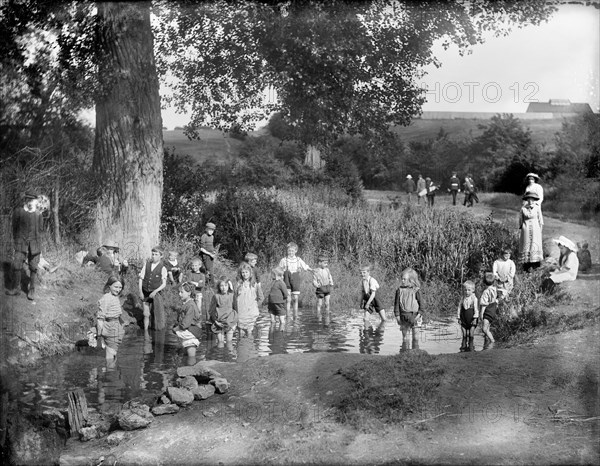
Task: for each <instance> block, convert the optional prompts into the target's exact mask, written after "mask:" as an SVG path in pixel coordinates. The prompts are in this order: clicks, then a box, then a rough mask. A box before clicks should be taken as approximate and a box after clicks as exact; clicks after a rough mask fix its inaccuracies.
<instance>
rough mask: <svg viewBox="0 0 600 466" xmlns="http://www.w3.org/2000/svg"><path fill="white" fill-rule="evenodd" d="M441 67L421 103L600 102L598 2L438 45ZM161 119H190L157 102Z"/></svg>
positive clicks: (472, 108)
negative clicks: (477, 41) (471, 42)
mask: <svg viewBox="0 0 600 466" xmlns="http://www.w3.org/2000/svg"><path fill="white" fill-rule="evenodd" d="M435 55H436V56H437V57H438V59H439V60H440V61H441V62H442V67H441V68H439V69H437V68H435V67H434V66H432V67H428V68H427V69H426V71H427V72H428V74H427V76H426V77H424V78H423V79H422V80H421V85H422V87H423V88H426V89H427V93H426V98H427V102H426V104H425V105H424V106H423V110H424V111H454V112H460V111H466V112H493V113H521V112H525V111H526V110H527V105H528V102H531V101H537V102H547V101H548V100H550V99H569V100H570V101H571V102H587V103H589V104H590V106H591V107H592V110H594V111H595V112H598V111H599V110H600V70H599V69H600V64H599V60H600V10H598V9H596V8H593V7H589V6H588V7H586V6H583V5H562V6H560V7H559V11H558V12H556V13H555V14H554V15H553V16H552V17H551V18H550V20H549V21H548V22H547V23H542V24H541V25H539V26H527V27H524V28H522V29H514V30H513V31H512V32H511V34H510V35H509V36H507V37H498V38H495V37H493V36H492V35H490V36H489V37H488V38H487V39H486V42H485V43H484V44H481V45H476V46H474V47H473V48H472V53H471V54H470V55H465V56H462V57H461V56H460V55H459V53H458V49H457V48H456V47H451V48H450V49H448V50H447V51H444V50H443V48H442V47H441V45H439V46H436V50H435ZM162 116H163V126H165V127H167V128H168V129H173V128H174V127H175V126H184V125H185V124H187V123H188V118H187V116H186V115H181V114H177V113H176V112H175V110H174V109H172V108H166V109H163V112H162Z"/></svg>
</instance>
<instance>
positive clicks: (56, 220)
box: [52, 176, 60, 244]
mask: <svg viewBox="0 0 600 466" xmlns="http://www.w3.org/2000/svg"><path fill="white" fill-rule="evenodd" d="M59 193H60V177H58V176H57V177H56V179H55V180H54V200H53V202H52V219H53V220H54V222H53V223H54V244H60V220H59V217H58V210H59V201H60V194H59Z"/></svg>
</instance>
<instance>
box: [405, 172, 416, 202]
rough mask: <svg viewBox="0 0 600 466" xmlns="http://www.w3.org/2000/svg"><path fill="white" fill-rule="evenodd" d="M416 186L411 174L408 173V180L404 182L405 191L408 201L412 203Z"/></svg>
mask: <svg viewBox="0 0 600 466" xmlns="http://www.w3.org/2000/svg"><path fill="white" fill-rule="evenodd" d="M415 189H416V186H415V182H414V180H413V179H412V176H411V175H406V181H405V182H404V191H405V192H406V201H407V202H408V203H410V201H411V198H412V195H413V193H414V192H415Z"/></svg>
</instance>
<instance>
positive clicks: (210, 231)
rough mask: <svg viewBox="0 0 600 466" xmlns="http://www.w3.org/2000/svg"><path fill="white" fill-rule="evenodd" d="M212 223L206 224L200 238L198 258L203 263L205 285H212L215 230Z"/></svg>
mask: <svg viewBox="0 0 600 466" xmlns="http://www.w3.org/2000/svg"><path fill="white" fill-rule="evenodd" d="M216 228H217V227H216V225H215V224H214V223H211V222H208V223H207V224H206V227H205V230H204V233H203V234H202V236H201V237H200V257H201V259H202V262H204V268H205V269H206V283H208V284H210V283H212V281H211V280H212V270H213V262H214V260H215V245H214V241H215V237H214V233H215V229H216Z"/></svg>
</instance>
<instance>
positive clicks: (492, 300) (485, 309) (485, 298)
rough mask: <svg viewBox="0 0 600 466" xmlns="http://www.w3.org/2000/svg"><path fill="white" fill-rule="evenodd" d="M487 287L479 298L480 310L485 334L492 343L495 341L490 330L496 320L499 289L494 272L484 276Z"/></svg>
mask: <svg viewBox="0 0 600 466" xmlns="http://www.w3.org/2000/svg"><path fill="white" fill-rule="evenodd" d="M483 281H484V283H485V285H486V289H485V290H483V293H481V297H480V298H479V312H480V314H481V320H482V323H481V325H482V328H483V334H484V335H485V337H486V338H488V341H489V342H490V343H494V341H495V340H494V336H493V335H492V332H490V324H491V323H492V322H494V320H496V313H497V311H498V291H497V290H496V285H495V284H494V282H495V280H494V274H493V273H490V272H488V273H486V274H485V278H484V280H483Z"/></svg>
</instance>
